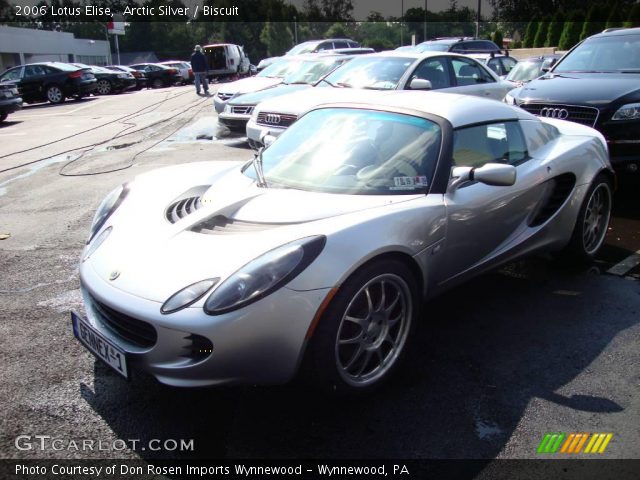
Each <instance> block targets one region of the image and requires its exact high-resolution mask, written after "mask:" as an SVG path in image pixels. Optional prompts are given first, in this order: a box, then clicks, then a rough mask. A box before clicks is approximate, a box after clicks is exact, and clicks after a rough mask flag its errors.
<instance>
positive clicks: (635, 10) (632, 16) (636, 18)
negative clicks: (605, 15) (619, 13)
mask: <svg viewBox="0 0 640 480" xmlns="http://www.w3.org/2000/svg"><path fill="white" fill-rule="evenodd" d="M623 26H624V27H626V28H631V27H640V3H636V4H635V5H634V6H633V7H631V11H630V12H629V17H628V18H627V21H626V22H624V24H623Z"/></svg>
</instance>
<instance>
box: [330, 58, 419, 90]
mask: <svg viewBox="0 0 640 480" xmlns="http://www.w3.org/2000/svg"><path fill="white" fill-rule="evenodd" d="M414 61H415V59H413V58H404V57H360V58H356V59H354V60H351V61H350V62H349V63H347V64H346V65H344V66H343V67H341V68H339V69H338V70H336V71H335V72H333V73H331V74H330V75H329V76H327V77H326V81H327V82H329V83H330V84H331V85H333V86H336V87H351V88H371V89H375V90H393V89H395V88H397V87H398V82H399V81H400V78H402V75H404V73H405V72H406V71H407V69H408V68H409V66H410V65H411V64H412V63H413V62H414Z"/></svg>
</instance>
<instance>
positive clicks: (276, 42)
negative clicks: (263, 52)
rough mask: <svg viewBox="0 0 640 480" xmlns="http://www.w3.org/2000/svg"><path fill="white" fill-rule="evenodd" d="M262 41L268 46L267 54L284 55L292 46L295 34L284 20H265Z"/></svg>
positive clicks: (261, 34)
mask: <svg viewBox="0 0 640 480" xmlns="http://www.w3.org/2000/svg"><path fill="white" fill-rule="evenodd" d="M260 41H261V42H262V43H263V44H264V45H265V46H266V47H267V55H268V56H270V57H273V56H276V55H282V54H283V53H285V52H286V51H287V50H289V48H291V45H292V43H293V35H292V34H291V30H290V29H289V26H288V25H287V24H286V23H284V22H265V24H264V28H263V29H262V32H261V33H260Z"/></svg>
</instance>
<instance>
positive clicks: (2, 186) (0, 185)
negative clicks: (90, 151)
mask: <svg viewBox="0 0 640 480" xmlns="http://www.w3.org/2000/svg"><path fill="white" fill-rule="evenodd" d="M81 155H82V152H80V153H73V154H70V153H63V154H61V155H56V156H55V157H51V158H49V159H47V160H43V161H42V162H37V163H34V164H33V165H29V166H26V167H25V168H27V171H26V172H23V173H21V174H19V175H16V176H15V177H11V178H9V179H7V180H5V181H3V182H0V197H1V196H3V195H5V194H6V193H7V191H8V190H7V185H9V184H11V183H13V182H15V181H16V180H21V179H23V178H27V177H30V176H31V175H33V174H34V173H36V172H38V171H40V170H42V169H43V168H46V167H48V166H50V165H53V164H55V163H61V162H70V161H72V160H75V159H76V158H78V157H80V156H81Z"/></svg>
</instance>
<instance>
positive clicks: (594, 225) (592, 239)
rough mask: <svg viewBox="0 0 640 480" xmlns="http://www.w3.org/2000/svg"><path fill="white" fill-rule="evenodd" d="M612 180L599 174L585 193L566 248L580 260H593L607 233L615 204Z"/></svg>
mask: <svg viewBox="0 0 640 480" xmlns="http://www.w3.org/2000/svg"><path fill="white" fill-rule="evenodd" d="M612 191H613V188H612V185H611V180H609V178H607V177H606V176H605V175H602V174H600V175H598V176H597V177H596V178H595V180H594V181H593V183H592V184H591V187H589V190H588V191H587V194H586V195H585V198H584V201H583V203H582V206H581V207H580V211H579V212H578V220H577V221H576V225H575V228H574V230H573V234H572V236H571V241H570V242H569V245H568V246H567V248H566V249H565V252H566V253H568V254H569V255H570V256H571V257H573V258H574V259H578V260H591V259H593V257H595V255H596V254H597V253H598V251H599V250H600V247H602V244H603V243H604V239H605V236H606V235H607V228H608V226H609V219H610V218H611V208H612V205H613V193H612Z"/></svg>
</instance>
